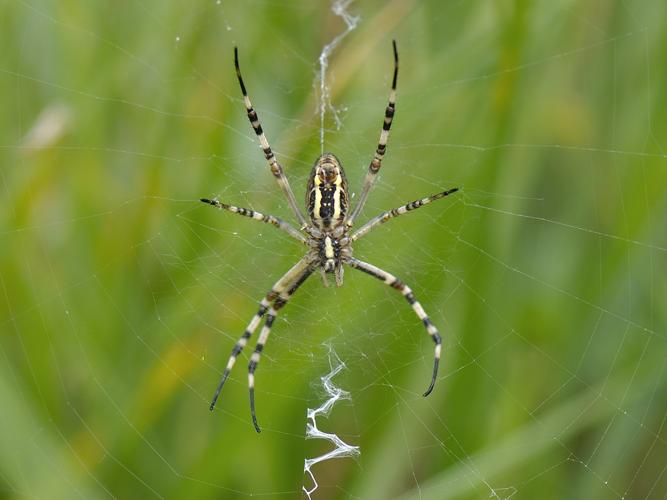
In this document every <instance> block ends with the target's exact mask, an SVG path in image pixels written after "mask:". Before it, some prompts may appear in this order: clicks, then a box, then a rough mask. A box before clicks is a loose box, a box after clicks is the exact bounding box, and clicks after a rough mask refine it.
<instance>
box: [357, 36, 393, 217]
mask: <svg viewBox="0 0 667 500" xmlns="http://www.w3.org/2000/svg"><path fill="white" fill-rule="evenodd" d="M392 45H393V47H394V78H393V79H392V82H391V90H390V92H389V104H387V109H386V110H385V112H384V122H383V123H382V132H381V133H380V139H379V140H378V146H377V149H376V150H375V155H373V159H372V160H371V164H370V165H369V166H368V172H366V177H364V184H363V186H362V188H361V194H360V195H359V201H358V202H357V206H356V207H354V210H353V211H352V213H351V214H350V216H349V217H348V218H347V221H346V223H347V225H348V226H351V225H352V224H353V223H354V220H355V219H356V218H357V216H358V215H359V213H360V212H361V210H362V209H363V208H364V204H365V203H366V198H368V193H369V192H370V190H371V188H372V187H373V184H374V183H375V180H376V179H377V174H378V172H379V171H380V167H382V159H383V158H384V155H385V153H386V152H387V140H388V139H389V129H390V128H391V123H392V121H393V120H394V113H395V111H396V79H397V78H398V49H397V48H396V40H392Z"/></svg>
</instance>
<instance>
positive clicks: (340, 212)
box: [201, 40, 458, 432]
mask: <svg viewBox="0 0 667 500" xmlns="http://www.w3.org/2000/svg"><path fill="white" fill-rule="evenodd" d="M392 45H393V49H394V76H393V79H392V83H391V91H390V93H389V103H388V105H387V108H386V110H385V113H384V123H383V124H382V132H381V133H380V139H379V141H378V145H377V149H376V150H375V154H374V155H373V159H372V160H371V162H370V165H369V167H368V171H367V173H366V177H365V178H364V182H363V186H362V190H361V195H360V196H359V201H358V202H357V204H356V206H355V207H354V209H353V210H352V211H351V212H349V211H348V209H349V208H350V196H349V192H348V186H347V180H346V178H345V171H344V170H343V166H342V165H341V163H340V161H339V160H338V158H336V156H334V155H333V154H331V153H324V154H322V155H321V156H320V157H319V158H318V159H317V161H316V162H315V165H314V166H313V169H312V171H311V172H310V176H309V177H308V186H307V191H306V210H307V212H308V217H309V219H310V220H307V219H306V217H305V216H304V214H303V213H302V212H301V210H300V209H299V206H298V205H297V202H296V198H295V197H294V193H293V192H292V189H291V188H290V185H289V182H288V181H287V177H285V174H284V172H283V168H282V166H281V165H280V163H278V160H277V159H276V156H275V154H274V153H273V150H272V149H271V146H270V145H269V141H268V139H267V138H266V135H264V131H263V129H262V125H261V124H260V122H259V117H258V116H257V111H255V110H254V109H253V107H252V104H251V102H250V98H249V97H248V92H247V91H246V87H245V84H244V83H243V78H242V77H241V69H240V67H239V56H238V49H237V47H234V66H235V68H236V76H237V78H238V81H239V85H240V87H241V92H242V94H243V102H244V103H245V108H246V112H247V114H248V119H249V120H250V124H251V125H252V128H253V130H254V131H255V134H257V138H258V139H259V143H260V145H261V147H262V150H263V151H264V156H265V158H266V161H267V162H268V165H269V168H270V169H271V173H272V174H273V176H274V177H275V178H276V181H277V182H278V185H279V186H280V189H281V190H282V192H283V194H284V195H285V197H286V198H287V202H288V203H289V206H290V208H291V209H292V211H293V212H294V215H295V216H296V218H297V220H298V221H299V230H297V229H295V228H294V227H293V226H292V225H290V224H289V223H287V222H285V221H283V220H281V219H279V218H277V217H274V216H273V215H264V214H261V213H259V212H256V211H254V210H250V209H248V208H242V207H237V206H234V205H229V204H227V203H222V202H221V201H218V200H217V199H213V200H209V199H206V198H202V199H201V201H202V202H204V203H207V204H209V205H212V206H214V207H217V208H219V209H222V210H227V211H229V212H233V213H236V214H239V215H242V216H244V217H249V218H251V219H254V220H257V221H261V222H265V223H267V224H272V225H273V226H275V227H277V228H278V229H281V230H282V231H285V232H286V233H287V234H289V235H290V236H291V237H292V238H294V239H296V240H298V241H300V242H301V243H302V244H304V245H305V246H306V247H307V248H308V251H307V252H306V255H304V256H303V257H302V258H301V260H299V261H298V262H297V263H296V264H295V265H294V266H293V267H292V268H291V269H290V270H289V271H287V272H286V273H285V274H284V275H283V276H282V277H281V278H280V279H279V280H278V281H277V282H276V283H275V284H274V285H273V287H272V288H271V290H269V292H268V293H267V294H266V296H265V297H264V298H263V299H262V301H261V302H260V306H259V310H258V311H257V312H256V313H255V315H254V316H253V318H252V319H251V320H250V323H249V324H248V326H247V328H246V329H245V331H244V332H243V335H242V336H241V338H240V339H239V340H238V341H237V342H236V344H235V345H234V348H233V349H232V353H231V355H230V357H229V360H228V361H227V366H226V367H225V371H224V372H223V374H222V377H221V379H220V383H219V384H218V386H217V389H216V391H215V394H214V396H213V400H212V401H211V406H210V409H211V411H213V409H214V408H215V404H216V402H217V400H218V397H219V396H220V392H221V391H222V388H223V386H224V384H225V381H226V380H227V378H228V377H229V374H230V372H231V370H232V368H233V367H234V364H235V363H236V358H237V357H238V355H239V354H240V353H241V351H242V350H243V348H244V347H245V346H246V345H247V343H248V341H249V340H250V337H251V336H252V334H253V333H254V332H255V330H257V327H258V326H259V324H260V322H261V320H262V318H266V319H265V320H264V325H263V327H262V329H261V331H260V333H259V339H258V341H257V346H256V347H255V351H254V352H253V353H252V356H251V357H250V362H249V364H248V389H249V395H250V414H251V417H252V422H253V425H254V426H255V430H256V431H257V432H261V430H260V427H259V425H258V423H257V416H256V414H255V370H256V368H257V365H258V364H259V360H260V356H261V354H262V351H263V350H264V346H265V344H266V341H267V339H268V337H269V333H270V332H271V327H272V325H273V322H274V320H275V318H276V316H277V315H278V311H279V310H280V309H282V308H283V307H284V306H285V304H287V302H288V301H289V300H290V298H291V297H292V295H293V294H294V292H296V290H297V289H298V288H299V287H300V286H301V285H302V284H303V283H304V281H306V279H308V277H309V276H310V275H311V274H313V273H314V272H315V271H317V270H318V269H319V271H320V273H321V275H322V281H323V283H324V285H325V286H329V281H328V278H327V276H328V275H329V274H333V276H334V280H335V282H336V285H337V286H341V285H342V284H343V266H345V265H347V266H350V267H351V268H352V269H358V270H359V271H362V272H364V273H366V274H369V275H371V276H373V277H374V278H377V279H379V280H380V281H382V282H384V283H385V284H386V285H389V286H390V287H392V288H393V289H395V290H397V291H399V292H400V293H401V294H402V295H403V296H404V297H405V299H406V300H407V301H408V303H409V304H410V306H411V307H412V309H413V310H414V312H415V313H416V314H417V316H418V317H419V319H420V320H421V321H422V323H423V324H424V326H425V328H426V331H427V332H428V334H429V335H430V337H431V339H432V340H433V342H434V343H435V359H434V362H433V374H432V376H431V382H430V384H429V386H428V388H427V389H426V392H424V396H428V395H429V394H430V393H431V391H432V390H433V386H434V385H435V381H436V378H437V375H438V364H439V362H440V351H441V339H440V334H439V333H438V329H437V328H436V327H435V325H434V324H433V323H432V322H431V320H430V319H429V317H428V315H427V314H426V312H425V311H424V308H423V307H422V306H421V304H420V303H419V302H418V301H417V299H416V298H415V295H414V293H413V292H412V289H411V288H410V287H409V286H408V285H406V284H405V283H404V282H403V281H401V280H399V279H398V278H396V277H395V276H394V275H392V274H390V273H388V272H386V271H384V270H382V269H380V268H379V267H376V266H374V265H373V264H369V263H367V262H363V261H361V260H358V259H355V258H354V257H352V243H354V242H355V241H357V240H358V239H359V238H361V237H362V236H365V235H367V234H368V233H369V232H370V231H372V230H373V229H375V228H376V227H378V226H379V225H381V224H384V223H385V222H387V221H389V220H390V219H393V218H394V217H398V216H399V215H403V214H405V213H407V212H409V211H411V210H415V209H417V208H420V207H423V206H424V205H427V204H429V203H431V202H433V201H436V200H439V199H441V198H444V197H445V196H447V195H450V194H452V193H454V192H456V191H458V188H452V189H448V190H447V191H442V192H440V193H437V194H434V195H432V196H428V197H426V198H421V199H419V200H416V201H413V202H411V203H407V204H405V205H402V206H400V207H397V208H394V209H392V210H389V211H386V212H382V213H381V214H379V215H377V216H376V217H374V218H372V219H371V220H369V221H368V222H367V223H366V224H364V225H363V226H361V227H360V228H359V229H357V230H356V231H352V226H353V224H354V221H355V220H356V219H357V216H358V215H359V214H360V213H361V210H362V209H363V207H364V204H365V202H366V198H368V193H369V192H370V190H371V188H372V187H373V184H374V183H375V181H376V179H377V175H378V173H379V171H380V167H381V166H382V159H383V158H384V155H385V152H386V150H387V139H388V137H389V129H390V128H391V124H392V121H393V118H394V112H395V109H396V79H397V77H398V50H397V48H396V40H393V41H392Z"/></svg>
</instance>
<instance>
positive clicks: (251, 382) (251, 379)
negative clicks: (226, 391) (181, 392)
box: [248, 266, 315, 433]
mask: <svg viewBox="0 0 667 500" xmlns="http://www.w3.org/2000/svg"><path fill="white" fill-rule="evenodd" d="M314 270H315V268H314V266H311V267H308V268H306V269H305V270H303V271H302V272H301V274H300V275H299V276H298V278H296V279H295V280H294V281H293V282H292V283H291V285H290V286H289V287H288V288H287V289H285V290H283V291H282V292H281V293H280V295H279V296H278V297H277V298H276V300H275V302H274V303H273V306H272V307H271V309H269V313H268V314H267V315H266V320H265V322H264V326H263V327H262V330H261V332H260V333H259V339H258V340H257V346H256V347H255V352H253V353H252V356H251V357H250V363H249V364H248V391H249V396H250V415H251V416H252V423H253V425H254V426H255V430H256V431H257V432H258V433H259V432H261V429H260V428H259V424H258V423H257V415H256V414H255V370H256V369H257V365H258V364H259V360H260V357H261V354H262V351H263V350H264V345H266V341H267V339H268V338H269V334H270V333H271V326H272V325H273V321H274V320H275V319H276V316H277V315H278V311H279V310H280V309H282V308H283V306H284V305H285V304H287V301H288V300H289V299H290V298H291V297H292V295H293V294H294V292H295V291H296V289H297V288H299V287H300V286H301V285H302V284H303V282H304V281H306V280H307V279H308V277H309V276H310V275H311V274H312V273H313V271H314Z"/></svg>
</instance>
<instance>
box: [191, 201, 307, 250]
mask: <svg viewBox="0 0 667 500" xmlns="http://www.w3.org/2000/svg"><path fill="white" fill-rule="evenodd" d="M199 201H202V202H204V203H207V204H208V205H213V206H214V207H216V208H219V209H221V210H229V211H230V212H232V213H235V214H239V215H242V216H243V217H249V218H251V219H254V220H258V221H260V222H265V223H267V224H271V225H273V226H275V227H277V228H278V229H280V230H282V231H285V232H286V233H287V234H289V235H290V236H291V237H292V238H294V239H296V240H299V241H300V242H301V243H306V238H305V237H304V235H303V234H301V233H300V232H299V231H297V230H296V229H294V228H293V227H292V226H291V225H290V224H289V223H287V222H285V221H284V220H282V219H279V218H278V217H274V216H273V215H269V214H266V215H265V214H263V213H261V212H257V211H256V210H251V209H249V208H243V207H237V206H235V205H228V204H227V203H222V202H220V201H218V200H209V199H207V198H201V199H200V200H199Z"/></svg>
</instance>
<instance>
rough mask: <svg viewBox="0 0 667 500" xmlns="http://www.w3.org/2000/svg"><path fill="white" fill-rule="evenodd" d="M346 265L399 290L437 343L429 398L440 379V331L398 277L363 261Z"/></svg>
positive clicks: (348, 261)
mask: <svg viewBox="0 0 667 500" xmlns="http://www.w3.org/2000/svg"><path fill="white" fill-rule="evenodd" d="M345 263H346V264H347V265H348V266H350V267H351V268H353V269H358V270H359V271H362V272H364V273H366V274H370V275H371V276H373V277H374V278H377V279H379V280H380V281H382V282H384V284H385V285H389V286H390V287H392V288H393V289H394V290H398V291H399V292H401V294H403V296H404V297H405V299H406V300H407V301H408V303H409V304H410V306H411V307H412V310H413V311H414V312H415V314H416V315H417V316H418V317H419V319H420V320H421V321H422V323H424V326H425V327H426V331H427V332H428V334H429V335H430V336H431V338H432V339H433V342H435V358H434V361H433V375H432V376H431V383H430V384H429V386H428V389H426V392H424V396H428V395H429V394H431V391H432V390H433V387H434V386H435V381H436V378H437V377H438V365H439V364H440V351H441V349H442V339H441V338H440V333H439V332H438V329H437V328H436V327H435V325H434V324H433V323H431V320H430V319H429V317H428V315H427V314H426V312H425V311H424V308H423V307H422V305H421V304H420V303H419V301H418V300H417V299H416V298H415V295H414V293H412V289H411V288H410V287H409V286H408V285H406V284H405V283H404V282H402V281H401V280H399V279H398V278H397V277H396V276H394V275H393V274H390V273H388V272H387V271H384V270H382V269H380V268H379V267H376V266H374V265H373V264H369V263H367V262H363V261H361V260H357V259H354V258H349V259H347V260H346V261H345Z"/></svg>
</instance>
